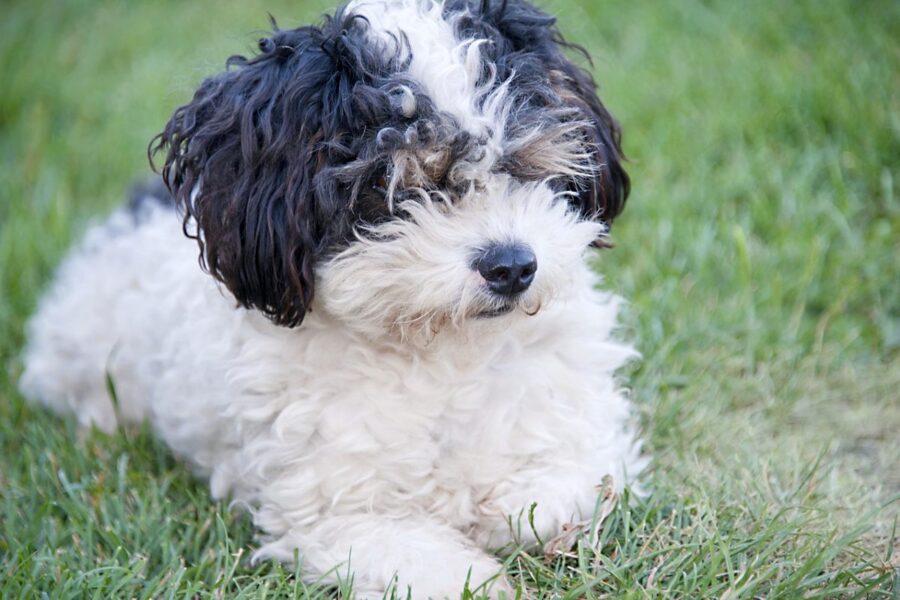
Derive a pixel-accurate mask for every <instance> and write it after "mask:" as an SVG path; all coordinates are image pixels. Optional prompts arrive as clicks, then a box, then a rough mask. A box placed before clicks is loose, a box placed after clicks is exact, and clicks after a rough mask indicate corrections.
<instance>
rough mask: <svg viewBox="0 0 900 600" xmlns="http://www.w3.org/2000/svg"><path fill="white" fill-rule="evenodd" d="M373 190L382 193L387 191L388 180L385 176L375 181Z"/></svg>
mask: <svg viewBox="0 0 900 600" xmlns="http://www.w3.org/2000/svg"><path fill="white" fill-rule="evenodd" d="M372 189H374V190H379V191H382V192H384V191H386V190H387V179H386V178H385V177H384V175H381V176H380V177H379V178H378V179H376V180H375V183H374V185H372Z"/></svg>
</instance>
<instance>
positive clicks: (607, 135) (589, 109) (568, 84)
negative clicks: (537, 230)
mask: <svg viewBox="0 0 900 600" xmlns="http://www.w3.org/2000/svg"><path fill="white" fill-rule="evenodd" d="M559 43H564V41H563V40H562V39H561V38H560V40H559ZM564 60H565V59H564ZM550 84H551V85H552V86H553V87H554V88H555V89H556V91H557V94H558V95H559V96H560V97H561V98H562V99H563V101H564V102H566V103H568V104H571V105H573V106H574V107H575V108H577V109H578V111H579V112H580V113H581V114H582V116H583V118H584V119H585V120H586V121H587V122H588V123H589V124H590V126H589V127H588V128H587V131H586V132H585V134H586V135H587V136H588V142H589V146H588V147H589V148H590V155H591V162H592V167H593V176H592V177H591V179H590V181H589V183H588V184H587V185H580V186H578V187H577V188H576V189H574V190H573V191H574V192H575V193H576V194H577V197H578V207H579V209H580V210H581V212H582V213H583V214H585V215H586V216H589V217H591V218H594V219H598V220H601V221H603V222H604V223H606V224H608V225H609V224H611V223H612V221H613V219H615V218H616V217H617V216H618V215H619V213H621V212H622V209H623V208H625V201H626V200H627V199H628V194H629V192H630V191H631V181H630V179H629V177H628V173H626V172H625V168H624V166H623V165H622V162H623V161H624V155H623V153H622V133H621V129H620V127H619V124H618V122H617V121H616V120H615V119H614V118H613V117H612V115H610V114H609V111H607V110H606V107H605V106H603V103H602V102H601V101H600V98H598V97H597V92H596V85H595V83H594V79H593V77H592V76H591V74H590V73H588V72H587V71H585V70H584V69H582V68H580V67H578V66H577V65H575V64H573V63H572V62H570V61H568V60H565V62H563V63H562V64H561V65H560V66H559V69H557V70H553V71H551V72H550Z"/></svg>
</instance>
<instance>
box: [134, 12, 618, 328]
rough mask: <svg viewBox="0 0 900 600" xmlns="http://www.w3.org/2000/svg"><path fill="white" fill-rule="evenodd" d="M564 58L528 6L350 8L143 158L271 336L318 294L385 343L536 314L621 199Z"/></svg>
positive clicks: (606, 150) (186, 109) (199, 108)
mask: <svg viewBox="0 0 900 600" xmlns="http://www.w3.org/2000/svg"><path fill="white" fill-rule="evenodd" d="M562 44H564V42H563V40H562V38H561V36H560V35H559V34H558V32H557V31H556V29H555V27H554V26H553V20H552V19H551V18H549V17H547V16H546V15H545V14H543V13H542V12H540V11H538V10H537V9H535V8H533V7H532V6H530V5H529V4H527V3H525V2H522V1H517V0H509V1H506V0H502V1H500V0H498V1H497V2H496V3H492V2H490V0H483V1H481V2H473V1H472V0H451V1H448V2H446V3H445V4H442V5H441V4H435V3H432V2H431V1H430V0H358V1H356V2H353V3H351V4H350V5H348V6H347V7H345V8H343V9H341V10H339V11H338V13H337V14H336V15H335V16H334V17H332V18H329V19H327V20H326V22H325V24H324V25H323V26H322V27H321V28H320V27H301V28H299V29H294V30H285V31H282V30H278V29H277V28H276V31H275V33H274V34H273V36H272V37H270V38H266V39H263V40H261V41H260V51H261V53H260V54H259V55H257V56H255V57H253V58H251V59H245V58H243V57H233V58H232V59H230V60H229V66H230V68H229V70H227V71H226V72H224V73H222V74H220V75H218V76H216V77H213V78H211V79H208V80H206V81H205V82H204V83H203V84H202V85H201V87H200V89H199V90H198V91H197V93H196V94H195V96H194V99H193V100H192V101H191V102H190V103H189V104H187V105H185V106H182V107H181V108H179V109H178V110H177V111H176V112H175V114H174V115H173V117H172V119H171V120H170V122H169V123H168V125H167V126H166V129H165V131H164V132H163V133H162V134H160V136H159V137H158V138H157V140H156V143H155V145H154V146H153V148H152V150H153V151H154V152H155V151H158V150H160V149H164V150H165V151H166V161H165V167H164V169H163V177H164V179H165V180H166V183H167V184H168V185H169V187H170V189H171V191H172V193H173V194H174V195H175V197H176V199H177V200H178V202H179V203H180V204H181V206H182V207H183V208H184V209H185V210H186V227H187V228H188V229H189V230H191V231H193V233H194V234H195V235H196V236H197V238H198V241H199V242H200V244H201V257H202V258H203V260H204V263H205V265H206V267H207V268H208V269H209V271H210V273H211V274H212V275H213V276H215V277H216V278H217V279H219V280H220V281H221V282H223V283H224V284H225V285H226V286H227V287H228V288H229V290H230V291H231V292H232V293H233V294H234V296H235V298H236V299H237V300H238V301H239V302H240V303H241V304H242V305H244V306H246V307H251V308H256V309H259V310H261V311H263V312H264V313H265V314H266V315H267V316H269V317H270V318H271V319H272V320H273V321H274V322H276V323H278V324H281V325H288V326H293V325H297V324H299V323H300V322H301V321H302V319H303V317H304V315H305V313H306V312H307V310H310V309H311V308H313V297H314V292H315V305H314V307H315V308H321V309H322V310H323V311H325V312H327V313H328V314H330V315H332V316H334V317H336V318H338V319H340V320H341V321H343V322H345V323H346V324H347V325H348V326H351V327H353V328H354V329H356V330H359V331H363V332H365V333H367V334H369V335H374V336H378V335H394V334H397V335H400V336H401V337H409V336H410V335H411V334H416V333H418V332H422V331H436V330H438V329H440V328H442V327H444V326H447V325H452V326H455V327H465V326H466V325H467V324H477V323H480V322H485V320H487V319H494V318H500V317H502V316H503V315H507V314H525V313H533V312H535V311H537V310H539V309H540V307H541V306H542V305H543V304H545V303H546V302H547V301H549V300H550V299H551V298H552V297H553V296H554V295H557V294H560V293H562V292H563V290H564V288H565V286H566V285H567V283H568V282H569V281H570V279H571V277H570V275H571V273H572V272H573V271H575V270H576V269H577V267H578V266H579V264H580V261H581V260H582V255H583V253H584V251H585V249H586V248H587V247H588V246H590V245H602V244H603V236H604V235H605V233H606V231H607V229H608V225H609V224H610V223H611V222H612V220H613V219H614V218H615V217H616V215H617V214H618V213H619V211H620V210H621V208H622V206H623V204H624V202H625V199H626V197H627V195H628V186H629V183H628V177H627V175H626V174H625V172H624V170H623V169H622V166H621V164H620V161H621V150H620V145H619V131H618V127H617V125H616V123H615V121H614V120H613V119H612V117H611V116H610V115H609V113H608V112H607V111H606V109H605V108H604V107H603V105H602V104H601V102H600V101H599V99H598V98H597V96H596V94H595V91H594V83H593V80H592V79H591V77H590V75H589V74H588V73H587V72H585V71H583V70H581V69H580V68H578V67H576V66H575V65H573V64H572V63H571V62H570V61H569V60H568V59H567V58H566V57H565V56H564V54H563V53H562V50H561V47H560V46H561V45H562ZM193 227H196V228H197V229H196V230H194V229H191V228H193Z"/></svg>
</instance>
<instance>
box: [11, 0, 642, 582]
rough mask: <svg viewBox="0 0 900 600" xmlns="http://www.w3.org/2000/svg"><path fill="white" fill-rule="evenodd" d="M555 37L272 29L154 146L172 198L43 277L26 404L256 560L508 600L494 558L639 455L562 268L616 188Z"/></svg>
mask: <svg viewBox="0 0 900 600" xmlns="http://www.w3.org/2000/svg"><path fill="white" fill-rule="evenodd" d="M565 45H566V44H565V42H564V40H563V39H562V37H561V36H560V35H559V33H558V32H557V31H556V29H555V27H554V26H553V20H552V19H551V18H550V17H548V16H547V15H545V14H543V13H542V12H540V11H538V10H537V9H535V8H534V7H532V6H530V5H529V4H527V3H525V2H523V1H521V0H509V1H505V0H504V1H502V2H500V1H497V2H491V1H489V0H484V1H482V2H477V3H476V2H472V1H469V0H448V1H447V2H446V3H443V4H441V3H437V2H432V1H431V0H356V1H354V2H351V4H349V5H348V6H346V7H344V8H342V9H340V10H338V11H337V13H336V14H335V15H334V16H333V17H329V18H327V19H326V20H325V22H324V24H323V25H322V26H321V27H301V28H299V29H294V30H289V31H285V30H279V29H277V27H276V30H275V32H274V33H273V35H272V36H271V37H269V38H265V39H263V40H261V41H260V53H259V54H258V55H256V56H254V57H252V58H249V59H248V58H243V57H232V58H231V59H230V60H229V65H230V68H229V69H227V70H226V71H225V72H223V73H221V74H219V75H217V76H215V77H212V78H210V79H207V80H206V81H204V82H203V84H202V85H201V86H200V88H199V89H198V91H197V92H196V94H195V95H194V98H193V100H192V101H191V102H190V103H188V104H186V105H185V106H182V107H181V108H179V109H178V110H176V111H175V113H174V115H173V117H172V119H171V120H170V121H169V123H168V124H167V125H166V127H165V130H164V131H163V132H162V133H161V134H160V136H159V137H158V138H157V139H156V140H155V142H154V144H153V146H152V151H153V152H160V153H161V154H162V155H163V156H164V157H165V162H164V165H163V167H162V175H163V179H164V181H165V183H166V185H167V187H168V190H169V192H170V193H171V197H170V196H169V192H166V191H164V190H161V189H142V190H139V191H138V193H137V197H136V199H135V200H134V201H132V202H131V203H130V205H129V207H128V208H127V209H123V210H121V211H119V212H117V213H115V214H114V215H113V216H112V217H111V218H110V219H109V220H108V221H107V222H106V223H104V224H102V225H99V226H96V227H94V228H93V229H91V230H90V231H89V233H88V235H87V237H86V239H85V241H84V242H83V243H82V244H81V246H80V247H79V248H77V249H76V250H74V251H73V252H72V254H71V255H70V256H69V257H68V258H67V259H66V260H65V262H64V263H63V265H62V267H61V268H60V270H59V272H58V274H57V277H56V280H55V282H54V284H53V286H52V287H51V289H50V291H49V292H48V293H47V295H46V296H45V298H44V299H43V301H42V303H41V305H40V307H39V309H38V311H37V314H36V315H35V316H34V318H33V319H32V321H31V323H30V342H29V346H28V348H27V351H26V355H25V365H26V369H25V372H24V374H23V376H22V380H21V388H22V391H23V393H24V394H25V395H26V396H27V397H28V398H30V399H32V400H34V401H36V402H40V403H43V404H45V405H47V406H49V407H51V408H53V409H55V410H58V411H61V412H70V413H73V414H74V415H75V416H76V418H77V419H78V422H79V423H80V424H81V425H83V426H91V425H96V426H98V427H100V428H102V429H104V430H112V429H114V428H115V427H116V426H117V424H118V421H119V419H124V420H127V421H141V420H149V421H150V422H151V423H152V425H153V427H154V429H155V431H156V432H157V433H158V434H159V435H160V436H161V437H162V438H163V439H164V440H165V441H166V443H167V444H168V445H169V446H170V447H171V448H172V450H173V451H174V452H176V453H177V454H178V455H180V456H182V457H184V458H185V459H186V460H187V461H188V462H189V463H190V464H191V465H192V466H193V467H194V468H195V469H196V471H197V472H198V473H199V474H200V475H202V476H204V477H208V478H209V481H210V486H211V489H212V494H213V495H214V496H215V497H217V498H220V497H226V496H230V497H231V498H233V499H234V500H235V501H237V502H239V503H240V504H242V505H245V506H247V507H248V508H249V510H251V511H252V514H253V518H254V522H255V523H256V525H257V526H258V527H259V528H260V530H261V531H262V544H261V546H260V548H259V549H258V550H257V552H256V556H257V557H262V558H274V559H278V560H284V561H289V560H292V559H293V556H294V552H295V551H297V552H299V556H300V558H301V560H302V561H303V565H304V573H305V575H306V576H308V577H310V578H311V579H316V578H319V577H322V576H324V577H325V578H326V579H328V580H334V579H336V578H337V577H338V575H339V574H340V575H347V574H348V573H352V575H353V577H354V581H355V588H356V589H357V590H358V592H359V593H360V594H361V595H363V596H368V597H380V596H381V595H382V594H383V593H384V592H385V591H386V590H390V589H396V590H398V591H400V592H401V593H403V594H405V593H406V591H407V590H408V589H411V590H412V594H413V597H415V598H425V597H435V598H443V597H445V596H448V597H457V596H458V595H459V593H460V591H461V589H462V587H463V584H464V582H465V581H466V579H467V576H469V580H470V584H471V585H472V587H475V586H478V585H480V584H482V583H485V582H488V583H489V584H490V585H491V586H492V587H490V590H491V592H490V593H491V594H492V595H494V596H496V595H498V594H501V593H502V592H503V591H508V590H509V586H508V584H507V582H506V581H505V579H504V578H503V575H502V573H500V570H501V569H500V563H499V562H498V560H497V559H496V558H495V557H494V556H493V555H492V554H491V551H492V550H496V549H502V548H509V547H510V546H511V545H512V544H517V543H531V542H534V541H535V540H536V539H537V537H536V536H540V537H541V538H543V539H547V538H550V537H553V535H555V534H556V533H558V532H559V530H560V528H561V527H562V525H563V524H564V523H566V522H569V521H571V520H573V519H580V518H583V517H589V516H590V515H591V513H592V511H593V509H594V504H595V496H596V489H595V486H596V485H597V484H598V483H599V482H600V481H601V479H602V477H603V476H604V475H607V474H611V475H612V476H613V477H614V478H615V480H616V481H617V482H618V483H619V484H620V485H621V484H622V483H623V482H624V481H626V478H627V477H629V476H634V475H636V474H637V473H638V472H639V471H640V469H641V468H642V466H643V463H644V460H643V459H642V457H641V456H640V454H639V451H638V447H637V443H636V441H635V437H634V434H633V432H632V430H631V428H630V427H629V424H628V420H629V406H628V402H627V400H626V398H625V396H624V394H623V393H622V391H621V390H619V389H618V387H617V385H616V382H615V379H614V373H615V371H616V370H617V369H618V368H619V367H621V366H622V365H623V364H624V363H625V362H626V361H627V360H629V359H630V358H632V357H634V356H635V352H634V351H633V350H632V349H631V348H630V347H628V346H626V345H623V344H622V343H620V342H617V341H615V340H614V339H613V338H612V336H611V331H612V329H613V328H614V327H615V323H616V310H617V306H618V301H617V299H616V298H615V297H613V296H611V295H609V294H606V293H602V292H598V291H596V290H595V286H596V284H597V279H596V277H595V275H594V274H593V272H592V271H591V269H590V268H589V267H588V266H587V265H586V262H585V260H586V258H587V257H588V254H587V253H588V252H589V250H588V249H589V247H591V246H598V245H600V246H602V245H604V239H605V235H606V233H607V231H608V228H609V225H610V223H611V222H612V220H613V218H614V217H615V216H616V215H617V214H618V213H619V212H620V210H621V209H622V206H623V203H624V201H625V198H626V196H627V194H628V185H629V183H628V177H627V175H626V174H625V172H624V170H623V169H622V166H621V164H620V161H621V151H620V146H619V130H618V126H617V125H616V123H615V121H614V120H613V119H612V117H611V116H610V115H609V113H608V112H607V111H606V109H605V108H604V107H603V105H602V104H601V102H600V101H599V99H598V98H597V96H596V94H595V91H594V84H593V80H592V79H591V77H590V75H589V74H588V73H587V72H586V71H584V70H582V69H580V68H579V67H576V66H575V65H574V64H573V63H571V62H570V61H569V60H568V59H567V58H566V57H565V55H564V54H563V52H562V50H561V48H562V47H564V46H565ZM183 232H184V233H187V234H188V237H185V236H184V235H183ZM188 238H193V241H192V240H191V239H188ZM198 244H199V248H200V264H199V265H198V262H197V246H198ZM503 245H515V247H517V248H527V249H528V250H529V251H530V252H532V253H533V255H534V257H535V258H536V261H537V271H536V273H535V275H534V279H533V282H532V283H531V285H530V286H528V287H527V289H525V290H524V291H521V292H520V293H517V294H512V295H511V294H499V293H495V291H492V288H490V286H489V285H488V283H489V282H488V281H486V280H485V277H487V275H482V273H481V272H480V271H479V267H477V266H476V265H477V264H478V260H479V257H483V256H484V255H485V251H486V249H488V248H495V247H498V246H503ZM210 275H211V276H210ZM301 323H302V324H301ZM107 374H109V375H110V376H111V377H112V378H113V380H114V381H115V385H116V389H117V395H118V399H119V404H120V406H119V407H118V411H117V410H116V408H115V407H114V406H113V403H112V401H111V399H110V398H109V396H108V393H107V389H106V384H105V382H106V375H107ZM532 505H534V506H535V508H534V512H533V517H534V527H533V529H532V527H531V525H530V524H528V523H527V515H528V512H529V509H530V507H532ZM498 575H499V576H498ZM495 576H498V577H495ZM492 578H493V580H492Z"/></svg>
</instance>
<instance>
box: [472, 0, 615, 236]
mask: <svg viewBox="0 0 900 600" xmlns="http://www.w3.org/2000/svg"><path fill="white" fill-rule="evenodd" d="M480 12H481V15H482V16H483V18H484V19H485V21H486V22H487V23H489V24H490V25H492V26H493V27H494V28H495V29H496V31H497V32H498V33H499V35H500V39H499V40H498V41H497V42H496V43H495V44H494V45H493V46H492V48H491V51H493V52H494V53H495V54H496V56H495V60H496V62H497V66H498V71H499V75H500V76H501V77H505V76H508V75H509V74H511V73H512V72H513V71H514V72H515V73H516V77H517V78H518V79H520V80H524V81H529V83H526V84H524V85H525V86H527V87H528V88H529V89H528V91H529V97H530V98H532V102H539V103H541V104H542V105H543V106H542V107H539V110H538V113H539V114H540V112H541V110H540V109H541V108H543V109H546V108H551V109H557V108H559V107H560V106H562V107H564V108H570V109H574V113H575V115H576V116H575V118H576V119H577V120H579V121H584V122H586V123H587V124H588V126H587V127H585V128H583V130H582V134H583V135H584V137H586V138H587V139H586V140H585V141H586V142H587V145H586V147H587V148H588V151H587V152H588V154H589V156H590V158H589V160H590V163H591V164H590V165H589V167H590V168H589V169H588V170H589V172H590V173H591V176H590V178H589V180H586V179H585V178H578V180H577V181H572V182H570V184H569V189H570V191H571V192H572V193H573V194H574V196H575V197H574V201H573V204H574V205H576V207H577V208H578V209H579V211H580V212H581V213H582V214H584V215H585V216H586V217H588V218H592V219H597V220H600V221H603V222H605V223H607V224H610V223H612V221H613V219H615V218H616V217H617V216H618V215H619V213H620V212H621V211H622V209H623V208H624V206H625V200H626V199H627V198H628V194H629V191H630V187H631V186H630V180H629V178H628V174H627V173H626V172H625V168H624V166H623V164H622V163H623V161H624V158H625V157H624V155H623V153H622V142H621V129H620V128H619V124H618V123H617V122H616V120H615V119H614V118H613V117H612V115H610V113H609V111H608V110H606V107H605V106H604V105H603V103H602V102H601V101H600V98H598V96H597V86H596V84H595V82H594V78H593V76H592V75H591V74H590V73H589V72H588V71H587V70H585V69H584V68H582V67H579V66H578V65H576V64H575V63H574V62H572V60H571V59H570V58H568V57H567V56H566V54H565V53H564V51H563V50H569V51H571V52H574V53H575V54H579V55H581V56H582V57H583V58H584V59H585V60H587V61H588V62H590V57H589V55H588V53H587V52H586V51H585V50H584V49H583V48H581V47H580V46H578V45H576V44H571V43H569V42H567V41H566V39H565V38H564V37H563V36H562V34H561V33H560V32H559V30H558V29H557V27H556V19H554V18H553V17H551V16H549V15H547V14H546V13H544V12H542V11H541V10H539V9H537V8H535V7H534V6H533V5H531V4H530V3H529V2H527V1H526V0H481V8H480ZM547 92H549V93H547Z"/></svg>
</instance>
